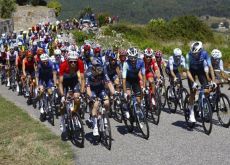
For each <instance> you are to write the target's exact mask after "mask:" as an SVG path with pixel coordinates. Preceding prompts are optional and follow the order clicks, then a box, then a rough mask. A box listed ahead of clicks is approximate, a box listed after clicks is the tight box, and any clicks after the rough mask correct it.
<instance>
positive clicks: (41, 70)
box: [38, 60, 53, 81]
mask: <svg viewBox="0 0 230 165" xmlns="http://www.w3.org/2000/svg"><path fill="white" fill-rule="evenodd" d="M38 75H39V80H43V81H49V80H52V79H53V63H52V62H51V61H50V60H49V61H48V64H47V65H44V64H42V62H39V64H38Z"/></svg>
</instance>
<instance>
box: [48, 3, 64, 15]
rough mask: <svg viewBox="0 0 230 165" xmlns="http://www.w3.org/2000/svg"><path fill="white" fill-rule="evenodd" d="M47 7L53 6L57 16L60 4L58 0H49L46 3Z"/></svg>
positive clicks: (59, 11) (60, 8) (59, 12)
mask: <svg viewBox="0 0 230 165" xmlns="http://www.w3.org/2000/svg"><path fill="white" fill-rule="evenodd" d="M47 7H48V8H53V9H54V10H55V14H56V16H59V15H60V14H61V10H62V5H61V3H60V2H59V1H58V0H51V1H49V2H48V4H47Z"/></svg>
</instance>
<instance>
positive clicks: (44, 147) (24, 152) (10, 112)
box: [0, 96, 74, 165]
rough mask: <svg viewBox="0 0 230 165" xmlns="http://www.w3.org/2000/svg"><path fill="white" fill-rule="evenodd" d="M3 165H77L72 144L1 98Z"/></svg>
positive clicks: (0, 137) (0, 144)
mask: <svg viewBox="0 0 230 165" xmlns="http://www.w3.org/2000/svg"><path fill="white" fill-rule="evenodd" d="M0 121H1V122H0V128H1V129H0V164H17V165H27V164H28V165H29V164H33V165H36V164H39V165H43V164H47V165H48V164H55V165H58V164H60V165H62V164H74V158H73V157H74V156H73V152H72V149H71V146H70V144H68V143H64V142H62V141H61V140H60V137H58V136H56V135H54V134H52V133H51V132H50V130H48V128H46V127H45V126H43V125H42V124H41V123H39V122H38V121H35V120H33V119H32V118H31V117H30V116H29V115H28V114H27V113H25V112H23V111H22V110H21V109H20V108H18V107H16V106H15V105H14V104H13V103H11V102H9V101H6V100H5V99H4V98H2V97H1V96H0Z"/></svg>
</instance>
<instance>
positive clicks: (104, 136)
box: [100, 113, 112, 150]
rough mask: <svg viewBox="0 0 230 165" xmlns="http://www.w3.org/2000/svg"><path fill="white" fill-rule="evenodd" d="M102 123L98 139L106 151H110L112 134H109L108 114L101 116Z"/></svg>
mask: <svg viewBox="0 0 230 165" xmlns="http://www.w3.org/2000/svg"><path fill="white" fill-rule="evenodd" d="M101 120H102V123H103V126H101V127H103V128H102V132H101V133H100V139H101V140H102V142H103V144H104V146H105V147H106V148H107V149H108V150H111V146H112V133H111V126H110V121H109V116H108V114H107V113H106V114H103V115H102V119H101Z"/></svg>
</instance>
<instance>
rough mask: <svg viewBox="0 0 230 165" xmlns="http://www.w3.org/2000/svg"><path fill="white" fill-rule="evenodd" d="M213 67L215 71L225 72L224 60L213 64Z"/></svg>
mask: <svg viewBox="0 0 230 165" xmlns="http://www.w3.org/2000/svg"><path fill="white" fill-rule="evenodd" d="M212 67H213V69H214V70H221V71H224V63H223V60H221V59H220V60H218V61H217V62H212Z"/></svg>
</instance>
